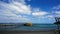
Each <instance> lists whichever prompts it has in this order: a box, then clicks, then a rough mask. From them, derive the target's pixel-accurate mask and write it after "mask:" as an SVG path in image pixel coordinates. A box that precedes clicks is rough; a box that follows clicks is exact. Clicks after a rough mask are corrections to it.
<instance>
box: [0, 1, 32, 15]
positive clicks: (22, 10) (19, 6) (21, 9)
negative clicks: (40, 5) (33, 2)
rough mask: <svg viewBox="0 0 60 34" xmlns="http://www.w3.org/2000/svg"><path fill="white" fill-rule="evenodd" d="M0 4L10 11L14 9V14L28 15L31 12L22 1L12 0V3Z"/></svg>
mask: <svg viewBox="0 0 60 34" xmlns="http://www.w3.org/2000/svg"><path fill="white" fill-rule="evenodd" d="M0 5H2V6H4V7H6V9H8V10H10V11H14V12H15V13H16V14H28V15H29V14H30V13H31V11H30V7H29V6H28V5H25V4H24V3H20V2H15V1H14V2H13V3H10V4H6V3H0ZM7 6H8V7H7Z"/></svg>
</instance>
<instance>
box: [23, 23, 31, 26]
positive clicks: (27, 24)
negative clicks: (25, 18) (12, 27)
mask: <svg viewBox="0 0 60 34" xmlns="http://www.w3.org/2000/svg"><path fill="white" fill-rule="evenodd" d="M24 26H32V23H25V24H24Z"/></svg>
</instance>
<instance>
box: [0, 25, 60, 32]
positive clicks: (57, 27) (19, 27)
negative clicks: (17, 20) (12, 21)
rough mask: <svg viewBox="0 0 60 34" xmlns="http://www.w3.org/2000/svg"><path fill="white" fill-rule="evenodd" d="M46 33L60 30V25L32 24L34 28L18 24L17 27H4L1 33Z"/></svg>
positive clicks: (1, 28) (0, 28)
mask: <svg viewBox="0 0 60 34" xmlns="http://www.w3.org/2000/svg"><path fill="white" fill-rule="evenodd" d="M16 30H17V31H46V30H60V25H56V24H32V26H23V25H21V24H16V26H2V27H0V31H16Z"/></svg>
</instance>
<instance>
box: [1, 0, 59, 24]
mask: <svg viewBox="0 0 60 34" xmlns="http://www.w3.org/2000/svg"><path fill="white" fill-rule="evenodd" d="M54 17H60V0H0V23H24V22H31V23H43V24H44V23H54V22H55V19H54Z"/></svg>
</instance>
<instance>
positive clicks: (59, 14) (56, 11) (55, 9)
mask: <svg viewBox="0 0 60 34" xmlns="http://www.w3.org/2000/svg"><path fill="white" fill-rule="evenodd" d="M52 10H53V11H52V12H53V13H54V15H55V17H60V5H57V6H54V7H53V8H52Z"/></svg>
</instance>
